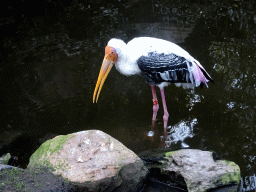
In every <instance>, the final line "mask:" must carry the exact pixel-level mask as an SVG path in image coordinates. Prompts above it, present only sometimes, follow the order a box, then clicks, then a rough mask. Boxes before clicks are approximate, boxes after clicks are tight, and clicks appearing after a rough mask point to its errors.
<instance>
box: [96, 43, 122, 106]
mask: <svg viewBox="0 0 256 192" xmlns="http://www.w3.org/2000/svg"><path fill="white" fill-rule="evenodd" d="M117 57H118V55H117V53H116V50H115V48H113V47H110V46H108V45H107V46H106V48H105V57H104V60H103V62H102V66H101V69H100V73H99V76H98V80H97V84H96V86H95V89H94V94H93V103H94V101H95V98H96V93H97V98H96V103H97V101H98V98H99V95H100V91H101V89H102V86H103V84H104V82H105V80H106V78H107V76H108V74H109V72H110V70H111V68H112V67H113V65H114V64H115V62H116V60H117Z"/></svg>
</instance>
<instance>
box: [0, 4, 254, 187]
mask: <svg viewBox="0 0 256 192" xmlns="http://www.w3.org/2000/svg"><path fill="white" fill-rule="evenodd" d="M23 6H24V7H26V5H23ZM59 7H60V8H59V9H58V12H57V13H58V14H57V13H56V12H55V11H53V10H56V9H55V7H54V6H53V5H52V4H49V5H48V9H46V11H47V14H46V12H44V11H43V10H42V11H41V12H36V9H35V10H27V12H24V13H20V16H19V17H18V16H17V18H16V17H11V18H12V19H13V20H10V22H9V23H8V21H9V20H8V18H9V17H7V16H6V18H7V19H6V20H3V21H2V23H3V25H2V27H4V28H3V29H5V31H11V32H5V35H4V38H3V47H2V53H1V55H2V57H1V58H2V59H1V64H2V65H1V71H0V72H1V74H0V78H1V82H2V83H1V90H2V93H1V94H2V96H1V98H2V109H3V117H2V118H3V119H2V124H1V125H2V126H1V132H2V133H4V132H6V133H9V132H13V131H14V132H15V131H17V132H29V133H31V134H35V135H36V134H38V135H40V134H42V135H43V134H45V133H53V134H68V133H72V132H76V131H80V130H88V129H100V130H102V131H104V132H106V133H108V134H110V135H111V136H113V137H114V138H116V139H118V140H119V141H121V142H122V143H123V144H124V145H126V146H127V147H128V148H130V149H131V150H133V151H134V152H135V153H137V154H139V153H140V152H142V151H144V150H148V149H153V148H159V147H163V146H164V145H163V140H162V136H163V122H162V116H163V110H162V106H161V98H160V92H159V90H157V96H158V99H159V103H160V108H159V112H158V117H157V119H158V120H157V128H156V129H155V130H154V136H152V137H149V136H148V132H149V131H151V127H150V126H151V119H152V95H151V88H150V86H149V85H148V84H147V83H146V81H145V80H144V79H143V78H142V77H139V76H130V77H126V76H123V75H121V74H119V73H118V72H117V70H116V69H114V68H113V69H112V71H111V72H110V74H109V76H108V78H107V80H106V82H105V84H104V87H103V89H102V91H101V95H100V98H99V101H98V103H97V104H93V103H92V96H93V91H94V87H95V83H96V81H97V77H98V73H99V70H100V67H101V63H102V60H103V57H104V47H105V45H106V44H107V42H108V40H109V39H110V38H112V37H117V38H121V39H123V40H124V41H126V42H128V41H129V40H131V39H132V38H134V37H138V36H151V37H157V38H162V39H166V40H169V41H172V42H175V43H177V44H178V45H180V46H181V47H182V48H184V49H186V50H187V51H188V52H189V53H190V54H191V55H192V56H193V57H195V58H196V59H197V60H199V61H200V63H201V64H202V65H203V66H204V67H205V69H206V70H207V71H208V73H209V74H210V75H211V77H212V78H213V79H214V81H215V83H214V84H211V83H209V87H208V88H206V87H204V88H203V89H200V88H196V89H195V90H194V91H190V90H184V89H182V88H177V87H175V86H174V85H171V86H169V87H167V88H165V94H166V102H167V107H168V111H169V115H170V116H169V122H168V126H170V127H169V130H168V132H169V136H168V141H167V144H168V146H169V147H171V148H172V147H177V146H178V147H181V146H183V147H191V148H197V149H202V150H214V151H216V152H217V154H218V156H219V157H220V158H224V159H227V160H231V161H234V162H235V163H237V164H238V165H239V166H240V168H241V174H242V177H243V182H244V187H245V186H248V185H249V184H248V183H250V182H251V183H253V182H255V181H254V179H253V178H254V177H253V175H254V174H255V170H256V165H255V157H256V152H255V150H254V149H255V144H256V138H255V134H254V132H255V108H256V105H255V95H256V81H255V78H256V74H255V71H256V70H255V69H256V67H255V66H256V65H255V64H256V54H255V53H256V45H255V43H256V35H255V30H256V16H255V14H256V13H255V11H254V10H255V4H254V3H252V2H250V1H243V2H239V1H236V2H234V3H230V4H226V3H222V2H221V1H220V2H216V1H214V2H206V1H195V2H193V3H191V2H190V3H189V2H187V1H173V2H172V3H167V2H161V1H157V2H155V1H127V2H122V3H121V2H119V1H116V2H115V3H102V4H100V3H99V2H96V1H95V2H88V3H86V4H83V3H78V2H76V3H72V4H65V5H64V4H61V5H59ZM13 9H14V8H13ZM13 9H12V10H13ZM38 9H39V8H38ZM29 11H32V12H31V13H30V12H29ZM32 13H33V14H32ZM22 15H23V16H22ZM49 18H52V19H50V21H51V22H48V21H49ZM16 31H17V33H15V32H16ZM181 141H182V142H181ZM248 178H252V179H250V180H248V182H246V179H248ZM246 183H247V184H246ZM253 189H254V187H253V186H252V187H251V188H250V190H253Z"/></svg>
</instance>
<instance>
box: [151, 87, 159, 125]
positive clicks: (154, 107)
mask: <svg viewBox="0 0 256 192" xmlns="http://www.w3.org/2000/svg"><path fill="white" fill-rule="evenodd" d="M151 90H152V96H153V117H152V126H155V122H156V116H157V111H158V109H159V104H158V100H157V96H156V89H155V86H154V85H151Z"/></svg>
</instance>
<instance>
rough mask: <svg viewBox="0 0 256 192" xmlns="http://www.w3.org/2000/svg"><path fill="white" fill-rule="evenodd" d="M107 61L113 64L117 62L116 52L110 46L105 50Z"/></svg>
mask: <svg viewBox="0 0 256 192" xmlns="http://www.w3.org/2000/svg"><path fill="white" fill-rule="evenodd" d="M105 59H107V60H109V61H113V62H116V60H117V53H116V50H115V49H114V48H112V47H109V46H108V45H107V46H106V48H105Z"/></svg>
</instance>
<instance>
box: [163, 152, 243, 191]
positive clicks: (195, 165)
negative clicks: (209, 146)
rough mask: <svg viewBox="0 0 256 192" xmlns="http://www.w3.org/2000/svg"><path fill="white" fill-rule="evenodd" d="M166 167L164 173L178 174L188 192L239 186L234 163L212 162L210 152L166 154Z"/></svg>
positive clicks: (237, 168)
mask: <svg viewBox="0 0 256 192" xmlns="http://www.w3.org/2000/svg"><path fill="white" fill-rule="evenodd" d="M166 156H167V157H166V158H167V159H168V160H169V161H168V166H166V167H165V168H164V171H175V172H178V173H180V174H181V175H182V176H183V177H184V179H185V181H186V184H187V188H188V191H189V192H198V191H206V190H208V189H213V188H216V187H219V186H224V185H229V184H237V185H238V184H239V182H240V178H241V175H240V168H239V166H238V165H236V164H235V163H234V162H231V161H225V160H217V161H214V160H213V157H212V152H209V151H201V150H197V149H185V150H179V151H174V152H170V153H167V154H166Z"/></svg>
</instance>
